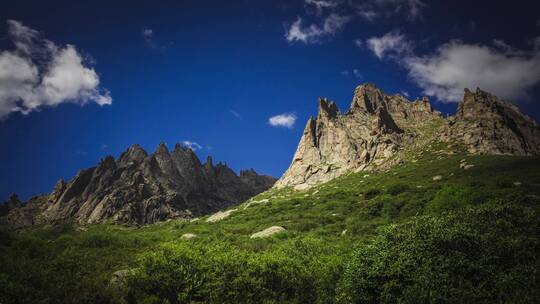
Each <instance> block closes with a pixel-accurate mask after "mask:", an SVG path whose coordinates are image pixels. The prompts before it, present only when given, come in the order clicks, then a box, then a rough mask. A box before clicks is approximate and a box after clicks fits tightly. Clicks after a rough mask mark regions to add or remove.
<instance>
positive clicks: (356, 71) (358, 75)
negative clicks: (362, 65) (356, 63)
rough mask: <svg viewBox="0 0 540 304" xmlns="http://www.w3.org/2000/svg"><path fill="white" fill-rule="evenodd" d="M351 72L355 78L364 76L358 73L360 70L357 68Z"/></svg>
mask: <svg viewBox="0 0 540 304" xmlns="http://www.w3.org/2000/svg"><path fill="white" fill-rule="evenodd" d="M352 72H353V75H354V76H355V77H356V78H362V77H364V76H363V75H362V73H360V70H358V69H353V70H352Z"/></svg>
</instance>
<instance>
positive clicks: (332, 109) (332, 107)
mask: <svg viewBox="0 0 540 304" xmlns="http://www.w3.org/2000/svg"><path fill="white" fill-rule="evenodd" d="M338 114H339V109H338V107H337V105H336V103H335V102H333V101H330V100H328V99H327V98H319V115H318V116H319V117H320V118H322V117H326V118H335V117H337V115H338Z"/></svg>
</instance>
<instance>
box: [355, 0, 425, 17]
mask: <svg viewBox="0 0 540 304" xmlns="http://www.w3.org/2000/svg"><path fill="white" fill-rule="evenodd" d="M353 6H354V8H355V10H356V13H357V14H358V15H359V16H360V17H361V18H363V19H366V20H368V21H373V20H375V19H377V18H383V17H386V18H390V17H393V16H395V15H397V14H404V15H405V16H407V18H408V19H409V20H415V19H419V18H421V17H422V10H423V9H424V8H425V7H426V4H425V3H424V2H422V1H420V0H366V1H362V2H359V3H354V2H353Z"/></svg>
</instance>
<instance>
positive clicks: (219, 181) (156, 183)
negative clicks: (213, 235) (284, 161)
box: [8, 144, 275, 227]
mask: <svg viewBox="0 0 540 304" xmlns="http://www.w3.org/2000/svg"><path fill="white" fill-rule="evenodd" d="M274 181H275V180H274V179H273V178H272V177H269V176H261V175H258V174H257V173H256V172H255V171H253V170H247V171H241V172H240V176H237V175H236V173H234V171H232V170H231V169H230V168H228V167H227V166H226V165H224V164H222V163H218V164H217V165H214V164H213V163H212V158H211V157H209V158H208V160H207V162H206V163H205V164H201V163H200V161H199V159H198V158H197V156H196V155H195V153H193V151H192V150H191V149H189V148H185V147H182V146H181V145H179V144H177V145H176V146H175V148H174V150H173V151H172V152H170V151H169V150H168V149H167V147H166V146H165V145H164V144H160V145H159V147H158V148H157V150H156V152H155V153H154V154H151V155H149V154H148V153H147V152H146V151H144V150H143V149H142V148H141V147H140V146H138V145H134V146H132V147H130V148H129V149H128V150H127V151H125V152H124V153H122V155H121V156H120V157H119V158H118V159H117V160H115V159H114V158H113V157H112V156H107V157H106V158H104V159H102V160H101V162H100V163H99V164H98V165H97V166H96V167H93V168H89V169H85V170H81V171H80V172H79V173H78V174H77V175H76V176H75V177H74V178H73V180H71V181H70V182H64V181H63V180H60V181H58V183H57V184H56V186H55V187H54V190H53V192H52V193H51V194H50V195H46V196H39V197H35V198H32V199H31V200H30V202H29V203H27V204H26V205H24V206H23V207H21V208H16V209H15V210H12V211H11V212H10V214H9V216H8V221H9V222H10V223H11V224H12V225H13V226H14V227H24V226H32V225H37V224H41V223H59V222H65V221H74V222H77V223H80V224H90V223H98V222H104V221H111V222H115V223H131V224H148V223H153V222H156V221H162V220H165V219H172V218H191V217H193V216H199V215H203V214H208V213H210V212H213V211H217V210H219V209H223V208H227V207H229V206H231V205H233V204H235V203H239V202H241V201H244V200H246V199H248V198H249V197H251V196H253V195H255V194H257V193H260V192H262V191H264V190H266V189H268V188H269V187H271V186H272V184H273V183H274Z"/></svg>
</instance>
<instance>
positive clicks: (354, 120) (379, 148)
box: [275, 84, 540, 189]
mask: <svg viewBox="0 0 540 304" xmlns="http://www.w3.org/2000/svg"><path fill="white" fill-rule="evenodd" d="M433 141H443V142H449V143H458V144H461V145H463V146H465V147H466V149H467V150H468V151H469V152H470V153H483V154H518V155H530V154H538V153H539V152H540V128H539V127H538V125H537V124H536V123H535V122H534V121H533V120H531V119H530V118H528V117H526V116H525V115H523V114H521V113H520V112H519V110H518V109H517V107H515V106H514V105H512V104H510V103H508V102H505V101H501V100H499V99H498V98H497V97H495V96H493V95H491V94H489V93H486V92H483V91H481V90H480V89H478V90H477V91H476V93H472V92H470V91H469V90H467V89H466V90H465V97H464V100H463V102H461V103H460V105H459V107H458V111H457V113H456V115H455V116H451V117H449V118H443V117H442V116H441V115H440V113H439V112H437V111H434V110H433V108H432V107H431V104H430V102H429V99H428V98H427V97H423V98H421V99H418V100H415V101H409V100H407V99H406V98H405V97H403V96H401V95H387V94H385V93H384V92H382V91H381V90H380V89H378V88H377V87H376V86H375V85H373V84H363V85H360V86H358V87H357V88H356V90H355V92H354V97H353V100H352V104H351V106H350V109H349V111H348V112H346V113H344V114H341V113H340V111H339V109H338V108H337V106H336V104H335V103H334V102H331V101H329V100H327V99H325V98H322V99H320V100H319V113H318V115H317V117H316V118H309V120H308V122H307V124H306V127H305V129H304V134H303V135H302V138H301V140H300V143H299V145H298V148H297V150H296V153H295V155H294V158H293V160H292V163H291V165H290V166H289V169H288V170H287V171H286V172H285V174H284V175H283V176H282V177H281V179H280V180H279V181H278V182H277V183H276V185H275V186H276V187H284V186H293V187H295V188H296V189H306V188H309V187H311V186H313V185H316V184H318V183H321V182H325V181H328V180H330V179H332V178H335V177H337V176H340V175H342V174H344V173H346V172H350V171H356V172H358V171H363V170H377V169H385V168H389V167H391V166H394V165H396V164H398V163H400V162H402V161H403V160H404V159H405V152H406V151H410V150H411V149H415V148H419V147H423V146H426V145H428V144H429V143H430V142H433Z"/></svg>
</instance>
